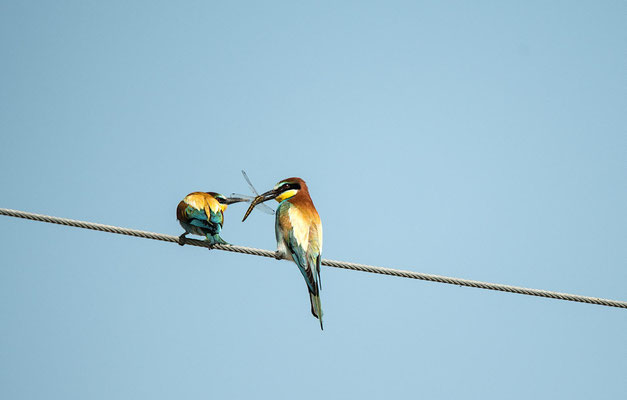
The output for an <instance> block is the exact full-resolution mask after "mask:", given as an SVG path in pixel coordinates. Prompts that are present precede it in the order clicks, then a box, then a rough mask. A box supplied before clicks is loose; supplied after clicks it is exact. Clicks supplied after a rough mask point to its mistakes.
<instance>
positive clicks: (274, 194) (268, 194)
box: [242, 189, 281, 222]
mask: <svg viewBox="0 0 627 400" xmlns="http://www.w3.org/2000/svg"><path fill="white" fill-rule="evenodd" d="M280 194H281V191H280V190H278V189H272V190H269V191H267V192H265V193H263V194H260V195H259V196H257V197H255V199H254V200H253V201H251V202H250V206H249V207H248V210H246V214H244V218H242V222H244V221H246V218H248V216H249V215H250V213H251V212H252V211H253V208H255V206H256V205H257V204H260V203H263V202H266V201H268V200H272V199H274V198H276V197H277V196H278V195H280Z"/></svg>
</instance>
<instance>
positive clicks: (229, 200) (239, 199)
mask: <svg viewBox="0 0 627 400" xmlns="http://www.w3.org/2000/svg"><path fill="white" fill-rule="evenodd" d="M242 201H248V199H245V198H243V197H227V199H226V202H225V204H234V203H241V202H242Z"/></svg>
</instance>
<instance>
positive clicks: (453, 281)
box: [0, 208, 627, 308]
mask: <svg viewBox="0 0 627 400" xmlns="http://www.w3.org/2000/svg"><path fill="white" fill-rule="evenodd" d="M0 215H6V216H9V217H16V218H24V219H30V220H33V221H41V222H47V223H52V224H59V225H66V226H73V227H76V228H84V229H92V230H96V231H102V232H109V233H117V234H120V235H128V236H135V237H141V238H145V239H153V240H161V241H164V242H171V243H178V241H179V238H178V236H171V235H165V234H162V233H154V232H147V231H140V230H136V229H129V228H120V227H117V226H112V225H103V224H96V223H93V222H86V221H78V220H74V219H67V218H59V217H52V216H49V215H42V214H34V213H29V212H26V211H18V210H11V209H7V208H0ZM185 244H188V245H191V246H198V247H209V245H208V244H207V242H206V241H204V240H196V239H187V238H185ZM212 249H217V250H223V251H231V252H234V253H243V254H250V255H253V256H261V257H271V258H274V257H275V252H273V251H269V250H263V249H255V248H252V247H244V246H235V245H221V244H216V245H214V246H213V247H212ZM321 263H322V265H326V266H329V267H335V268H343V269H350V270H353V271H363V272H370V273H374V274H383V275H391V276H399V277H403V278H411V279H420V280H423V281H431V282H440V283H448V284H450V285H459V286H468V287H474V288H480V289H488V290H498V291H501V292H509V293H518V294H524V295H528V296H539V297H548V298H551V299H558V300H567V301H576V302H580V303H589V304H597V305H601V306H608V307H618V308H627V301H619V300H609V299H602V298H598V297H588V296H580V295H576V294H568V293H559V292H553V291H549V290H540V289H529V288H523V287H518V286H510V285H502V284H498V283H489V282H481V281H473V280H469V279H460V278H450V277H447V276H441V275H432V274H424V273H421V272H414V271H406V270H400V269H392V268H385V267H375V266H372V265H364V264H356V263H350V262H345V261H334V260H327V259H323V260H322V262H321Z"/></svg>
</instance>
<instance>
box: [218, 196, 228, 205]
mask: <svg viewBox="0 0 627 400" xmlns="http://www.w3.org/2000/svg"><path fill="white" fill-rule="evenodd" d="M218 203H220V204H224V203H226V199H225V198H224V197H218Z"/></svg>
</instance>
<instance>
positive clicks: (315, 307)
mask: <svg viewBox="0 0 627 400" xmlns="http://www.w3.org/2000/svg"><path fill="white" fill-rule="evenodd" d="M309 301H310V302H311V313H312V314H313V316H314V317H316V318H318V320H320V329H322V330H324V328H323V327H322V304H321V303H320V295H317V294H313V293H311V292H309Z"/></svg>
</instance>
